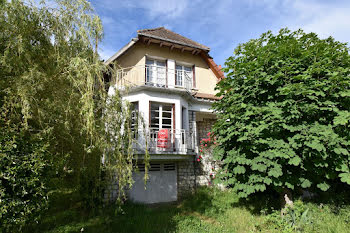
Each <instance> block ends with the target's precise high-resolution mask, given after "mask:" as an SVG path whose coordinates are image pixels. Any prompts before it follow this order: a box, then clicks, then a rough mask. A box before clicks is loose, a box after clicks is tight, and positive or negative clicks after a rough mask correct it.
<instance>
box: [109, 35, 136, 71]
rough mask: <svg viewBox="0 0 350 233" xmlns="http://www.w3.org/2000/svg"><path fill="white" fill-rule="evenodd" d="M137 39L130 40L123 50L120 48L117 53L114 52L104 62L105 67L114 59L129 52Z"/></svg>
mask: <svg viewBox="0 0 350 233" xmlns="http://www.w3.org/2000/svg"><path fill="white" fill-rule="evenodd" d="M138 40H139V39H138V38H132V39H131V41H130V42H129V43H127V44H126V45H125V46H124V47H123V48H121V49H120V50H119V51H118V52H116V53H115V54H114V55H113V56H112V57H110V58H109V59H108V60H107V61H105V62H104V63H105V65H109V64H111V63H112V62H113V61H114V60H115V59H117V58H118V57H120V56H121V55H123V54H124V53H125V52H126V51H127V50H129V49H130V48H131V47H132V46H133V45H134V44H135V43H136V42H137V41H138Z"/></svg>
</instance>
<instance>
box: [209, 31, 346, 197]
mask: <svg viewBox="0 0 350 233" xmlns="http://www.w3.org/2000/svg"><path fill="white" fill-rule="evenodd" d="M225 65H226V67H225V72H226V74H227V77H226V79H224V80H222V81H221V82H220V83H219V84H218V87H217V88H218V90H219V93H218V95H223V98H222V100H221V101H219V102H218V103H216V104H214V108H215V110H216V112H217V114H218V121H217V124H216V125H215V127H214V128H215V129H214V134H215V135H216V137H217V140H218V144H219V146H218V147H217V148H216V152H215V153H216V156H217V159H218V160H221V161H222V163H223V169H222V172H221V175H218V176H217V177H219V178H220V177H221V178H222V180H223V181H224V182H225V183H226V184H227V185H229V186H232V187H233V188H234V189H235V190H237V191H238V193H239V194H240V196H241V197H247V196H248V195H250V194H252V193H255V192H260V191H264V190H266V189H267V188H268V187H272V188H274V189H275V190H277V191H282V190H283V189H292V190H295V189H297V188H300V187H301V188H311V189H318V190H322V191H326V190H328V189H329V188H330V186H331V185H332V183H333V182H334V181H335V180H338V179H339V178H340V180H341V181H342V182H344V184H349V183H350V182H349V177H350V172H349V158H350V157H349V156H350V153H349V152H350V150H349V148H350V140H349V139H350V130H349V129H350V56H349V49H348V47H347V46H346V44H343V43H340V42H337V41H335V40H334V39H333V38H331V37H330V38H327V39H319V38H318V37H317V35H316V34H314V33H309V34H306V33H304V32H303V31H302V30H299V31H295V32H291V31H289V30H288V29H282V30H281V31H280V32H279V33H278V34H277V35H273V34H272V33H271V32H267V33H264V34H263V35H262V36H261V37H260V38H258V39H253V40H250V41H249V42H247V43H244V44H241V45H239V46H238V47H237V48H236V50H235V54H234V55H233V56H231V57H229V58H228V59H227V61H226V63H225Z"/></svg>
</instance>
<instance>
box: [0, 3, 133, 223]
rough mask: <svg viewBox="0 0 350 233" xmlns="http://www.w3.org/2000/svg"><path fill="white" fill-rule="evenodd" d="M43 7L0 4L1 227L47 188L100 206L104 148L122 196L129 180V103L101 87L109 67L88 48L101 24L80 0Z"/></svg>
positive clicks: (33, 211)
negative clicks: (72, 191) (63, 190)
mask: <svg viewBox="0 0 350 233" xmlns="http://www.w3.org/2000/svg"><path fill="white" fill-rule="evenodd" d="M49 3H50V4H48V3H46V2H45V1H41V2H40V4H39V3H34V2H33V3H30V2H29V3H28V2H27V1H25V2H24V1H19V0H17V1H16V0H14V1H0V77H1V79H0V108H1V119H0V126H1V132H0V142H1V144H0V218H1V219H2V220H3V227H6V226H15V225H16V226H18V225H23V224H25V223H26V222H27V221H29V220H30V219H32V217H33V216H38V215H37V213H40V211H41V210H42V209H44V208H45V207H46V203H47V197H48V192H49V191H50V190H51V191H52V190H56V191H57V190H59V189H61V188H63V187H64V188H67V187H68V188H76V191H78V192H79V193H80V195H81V198H82V200H84V201H85V202H84V203H85V205H86V206H87V207H90V208H91V207H93V206H94V205H95V204H96V203H99V200H100V197H101V193H102V188H103V187H102V186H101V176H102V175H101V173H102V172H101V171H102V170H103V167H102V163H101V158H102V155H103V154H104V155H105V158H106V159H105V163H104V165H105V167H106V168H107V169H105V171H106V172H107V175H108V174H114V175H113V177H114V178H117V179H118V184H119V187H120V190H121V192H120V195H121V196H122V195H123V190H124V189H123V188H124V187H125V186H128V185H131V184H132V176H131V174H132V169H133V154H132V153H133V152H132V148H131V145H132V143H133V134H132V131H131V130H130V115H129V114H130V109H129V108H128V107H127V104H126V105H123V104H122V101H121V98H120V96H119V95H114V96H113V97H108V95H107V93H106V85H105V84H106V83H105V80H104V75H105V74H109V75H113V72H114V71H113V70H112V69H111V68H110V67H107V66H105V64H104V63H103V62H102V61H101V59H100V57H99V55H98V52H97V51H98V45H99V42H100V41H101V39H102V36H103V29H102V24H101V20H100V18H99V17H98V16H96V15H95V14H94V11H93V9H92V8H91V6H90V4H89V3H88V2H87V1H85V0H56V1H49ZM107 99H108V101H107ZM106 109H109V110H108V111H106ZM106 112H110V113H113V114H114V115H113V116H111V115H109V114H105V113H106ZM106 125H108V130H106ZM109 176H111V175H109ZM0 230H1V229H0Z"/></svg>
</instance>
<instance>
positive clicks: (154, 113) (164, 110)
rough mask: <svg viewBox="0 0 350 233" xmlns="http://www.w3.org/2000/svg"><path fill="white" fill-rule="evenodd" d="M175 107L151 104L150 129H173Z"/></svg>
mask: <svg viewBox="0 0 350 233" xmlns="http://www.w3.org/2000/svg"><path fill="white" fill-rule="evenodd" d="M173 115H174V110H173V105H172V104H161V103H154V102H151V104H150V118H151V119H150V128H152V129H156V130H158V129H172V128H173Z"/></svg>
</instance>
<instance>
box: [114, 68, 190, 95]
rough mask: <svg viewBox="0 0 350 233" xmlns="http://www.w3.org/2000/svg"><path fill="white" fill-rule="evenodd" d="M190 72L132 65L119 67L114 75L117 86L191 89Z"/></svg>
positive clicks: (121, 87)
mask: <svg viewBox="0 0 350 233" xmlns="http://www.w3.org/2000/svg"><path fill="white" fill-rule="evenodd" d="M192 75H193V74H192V72H188V71H184V70H176V69H169V68H166V67H163V66H153V65H152V66H147V65H146V66H133V67H129V68H123V69H119V70H118V71H117V72H116V75H115V80H114V82H115V85H116V87H117V88H120V89H123V88H125V87H128V86H129V87H134V86H153V87H161V88H180V89H184V90H187V91H188V92H191V91H192V87H193V85H192V81H193V78H192V77H193V76H192Z"/></svg>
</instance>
